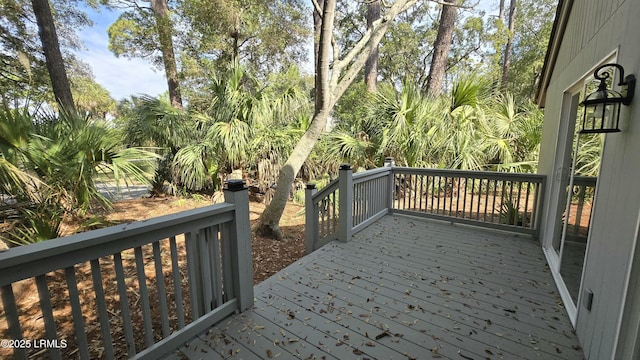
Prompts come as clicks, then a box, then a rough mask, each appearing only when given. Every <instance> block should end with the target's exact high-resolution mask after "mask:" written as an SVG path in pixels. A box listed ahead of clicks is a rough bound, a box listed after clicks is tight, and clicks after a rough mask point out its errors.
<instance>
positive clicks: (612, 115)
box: [580, 64, 636, 134]
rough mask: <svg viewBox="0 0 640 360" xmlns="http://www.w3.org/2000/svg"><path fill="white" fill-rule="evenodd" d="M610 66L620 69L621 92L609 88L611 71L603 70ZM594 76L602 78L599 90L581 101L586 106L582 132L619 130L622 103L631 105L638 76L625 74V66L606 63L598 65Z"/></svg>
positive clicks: (619, 84) (592, 132)
mask: <svg viewBox="0 0 640 360" xmlns="http://www.w3.org/2000/svg"><path fill="white" fill-rule="evenodd" d="M608 67H615V68H616V69H618V74H619V77H620V82H619V83H618V86H620V90H621V91H620V92H617V91H614V90H609V89H607V82H606V80H607V79H608V78H609V76H610V73H609V72H607V71H603V69H605V68H608ZM593 76H594V77H595V78H596V79H598V80H600V85H598V90H596V91H595V92H592V93H591V94H589V95H587V97H585V99H584V101H583V102H581V103H580V105H581V106H584V116H583V117H582V129H581V130H580V133H581V134H594V133H609V132H619V131H620V129H619V128H618V123H619V122H620V104H622V105H629V104H631V100H632V99H633V94H634V91H635V86H636V77H635V76H633V75H628V76H627V77H625V76H624V68H623V67H622V66H621V65H618V64H604V65H602V66H600V67H598V68H597V69H596V70H595V71H594V72H593Z"/></svg>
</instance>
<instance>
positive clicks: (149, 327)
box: [133, 246, 153, 347]
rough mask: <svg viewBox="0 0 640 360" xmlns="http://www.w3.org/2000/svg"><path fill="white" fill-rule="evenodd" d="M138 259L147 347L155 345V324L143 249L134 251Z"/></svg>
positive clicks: (137, 269)
mask: <svg viewBox="0 0 640 360" xmlns="http://www.w3.org/2000/svg"><path fill="white" fill-rule="evenodd" d="M133 251H134V254H135V258H136V272H137V275H138V288H139V289H140V301H141V306H142V319H143V322H144V332H145V334H144V340H145V344H146V345H147V347H149V346H151V345H153V323H152V322H151V321H152V320H151V305H150V304H149V290H148V289H147V276H146V274H145V271H144V256H143V253H142V247H140V246H138V247H136V248H135V249H134V250H133Z"/></svg>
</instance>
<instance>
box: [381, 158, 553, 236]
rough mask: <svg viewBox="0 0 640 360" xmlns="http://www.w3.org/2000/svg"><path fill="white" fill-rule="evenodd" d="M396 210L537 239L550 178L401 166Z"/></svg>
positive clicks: (396, 170) (397, 173) (396, 174)
mask: <svg viewBox="0 0 640 360" xmlns="http://www.w3.org/2000/svg"><path fill="white" fill-rule="evenodd" d="M393 172H394V174H393V176H394V180H395V181H394V184H395V186H394V190H393V191H394V195H393V198H394V201H393V211H394V212H396V213H407V214H419V215H422V216H425V217H430V218H436V219H441V220H448V221H454V222H459V223H467V224H472V225H480V226H483V227H490V228H496V229H502V230H508V231H515V232H521V233H526V234H531V235H534V236H537V232H538V230H539V226H540V225H539V221H540V220H541V218H540V216H541V214H540V201H541V199H542V191H543V190H544V184H545V177H544V176H543V175H536V174H522V173H504V172H489V171H462V170H444V169H415V168H402V167H395V168H394V169H393Z"/></svg>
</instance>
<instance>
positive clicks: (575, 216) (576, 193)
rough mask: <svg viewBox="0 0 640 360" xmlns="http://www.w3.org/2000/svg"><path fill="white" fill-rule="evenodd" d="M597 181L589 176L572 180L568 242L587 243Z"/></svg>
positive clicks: (576, 177)
mask: <svg viewBox="0 0 640 360" xmlns="http://www.w3.org/2000/svg"><path fill="white" fill-rule="evenodd" d="M597 179H598V178H597V177H590V176H575V177H574V178H573V189H572V196H571V206H570V211H571V213H570V216H569V223H568V224H567V234H566V238H567V239H568V240H569V241H574V242H580V243H586V241H587V236H588V235H589V224H590V223H591V210H592V204H593V198H594V196H595V191H596V181H597ZM565 217H566V214H565Z"/></svg>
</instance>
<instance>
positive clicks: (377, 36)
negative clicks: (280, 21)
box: [254, 0, 417, 239]
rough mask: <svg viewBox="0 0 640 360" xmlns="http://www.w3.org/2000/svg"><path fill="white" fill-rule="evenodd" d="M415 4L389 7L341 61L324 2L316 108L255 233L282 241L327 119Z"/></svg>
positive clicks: (331, 2)
mask: <svg viewBox="0 0 640 360" xmlns="http://www.w3.org/2000/svg"><path fill="white" fill-rule="evenodd" d="M416 2H417V0H397V1H396V2H395V3H394V4H393V5H391V6H390V7H389V9H388V11H387V13H386V14H385V15H384V16H383V17H382V18H381V19H379V20H378V21H376V22H375V23H374V25H373V27H372V28H371V29H369V30H367V33H365V35H364V36H363V37H362V38H361V39H360V41H358V43H356V45H354V47H353V48H352V49H351V50H349V51H348V53H347V54H346V55H345V56H344V57H343V58H340V57H339V54H336V53H333V50H332V43H331V40H332V35H333V34H332V33H333V24H334V18H335V8H336V0H324V7H323V9H322V25H321V31H320V41H319V42H320V45H319V47H318V61H317V63H316V73H317V80H316V84H317V87H316V107H315V112H314V115H313V119H312V120H311V125H310V126H309V128H308V129H307V131H306V132H305V134H304V135H303V136H302V138H301V139H300V141H298V144H297V145H296V147H295V148H294V149H293V152H292V153H291V155H290V156H289V158H288V159H287V162H286V163H285V164H284V166H283V167H282V169H281V170H280V174H279V176H278V182H277V184H276V186H277V187H276V192H275V194H274V196H273V199H272V200H271V203H270V204H269V206H267V208H266V209H265V210H264V212H263V213H262V215H260V218H259V219H258V221H257V222H256V224H255V225H254V230H255V231H256V232H257V233H259V234H262V235H266V236H272V237H274V238H276V239H282V238H283V234H282V231H281V230H280V226H279V222H280V218H281V217H282V214H283V213H284V208H285V205H286V203H287V200H288V198H289V189H290V188H291V185H292V184H293V181H294V180H295V177H296V175H297V174H298V171H299V170H300V168H301V167H302V165H303V164H304V162H305V161H306V159H307V157H308V156H309V154H310V153H311V150H312V149H313V147H314V145H315V144H316V142H317V141H318V139H319V138H320V135H321V134H322V132H323V131H324V130H325V127H326V124H327V119H328V118H329V114H330V112H331V110H332V109H333V106H334V105H335V103H336V102H337V101H338V100H339V99H340V97H341V96H342V95H343V94H344V92H345V91H346V90H347V88H348V87H349V85H350V84H351V83H352V82H353V80H354V79H355V78H356V76H357V74H358V73H359V72H360V71H362V68H363V67H364V65H365V63H366V61H367V58H369V55H370V54H371V53H372V52H373V49H374V48H375V47H376V46H378V44H379V43H380V40H381V39H382V37H383V36H384V33H385V32H386V31H387V29H388V28H389V25H390V24H392V23H393V19H394V18H395V17H396V16H397V15H398V14H399V13H401V12H403V11H406V10H407V9H408V8H409V7H410V6H412V5H414V4H415V3H416ZM331 55H333V62H331ZM330 65H331V67H330Z"/></svg>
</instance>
